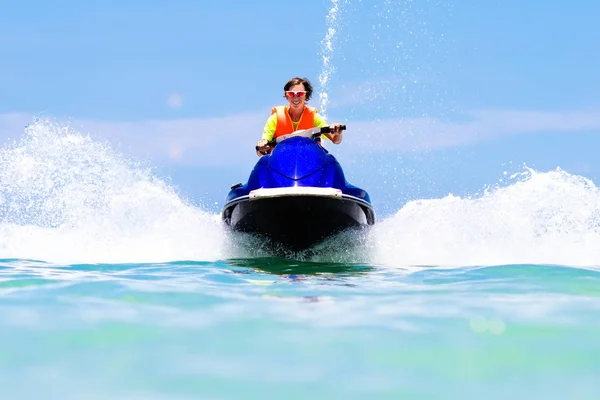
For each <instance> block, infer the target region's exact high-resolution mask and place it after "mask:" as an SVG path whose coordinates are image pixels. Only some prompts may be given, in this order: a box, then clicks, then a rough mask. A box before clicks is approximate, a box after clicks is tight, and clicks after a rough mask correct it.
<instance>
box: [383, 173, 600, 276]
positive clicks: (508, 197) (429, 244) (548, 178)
mask: <svg viewBox="0 0 600 400" xmlns="http://www.w3.org/2000/svg"><path fill="white" fill-rule="evenodd" d="M514 178H518V179H517V182H515V183H513V184H511V185H509V186H506V187H499V188H496V189H494V190H486V191H485V193H484V194H483V195H482V196H480V197H477V198H464V199H463V198H460V197H456V196H453V195H448V196H447V197H445V198H443V199H433V200H419V201H412V202H409V203H408V204H406V205H405V206H404V207H403V208H402V209H400V210H399V211H398V212H397V213H396V214H395V215H394V216H393V217H391V218H389V219H388V220H387V221H383V222H382V223H381V224H379V225H378V226H376V228H375V230H374V231H373V240H374V241H375V242H376V245H374V246H373V249H374V252H373V254H372V259H373V261H374V262H376V263H382V264H389V265H440V266H444V265H446V266H459V265H462V266H464V265H501V264H521V263H530V264H563V265H582V266H598V265H600V189H598V188H597V187H596V186H595V185H594V183H593V182H592V181H591V180H589V179H587V178H584V177H581V176H577V175H571V174H569V173H567V172H565V171H563V170H561V169H560V168H559V169H557V170H555V171H550V172H546V173H540V172H536V171H534V170H532V169H527V170H526V171H525V172H524V173H523V174H521V175H520V176H513V179H514Z"/></svg>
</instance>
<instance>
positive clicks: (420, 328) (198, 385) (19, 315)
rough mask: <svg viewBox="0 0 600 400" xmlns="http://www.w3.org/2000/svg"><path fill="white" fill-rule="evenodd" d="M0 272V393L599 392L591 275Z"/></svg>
mask: <svg viewBox="0 0 600 400" xmlns="http://www.w3.org/2000/svg"><path fill="white" fill-rule="evenodd" d="M0 271H1V272H0V274H1V275H0V276H1V283H0V294H1V295H2V301H1V303H0V304H1V305H0V307H1V309H2V310H1V312H0V338H1V340H2V349H1V351H0V385H1V387H2V389H3V397H4V396H6V397H4V398H14V399H16V398H57V399H58V398H61V399H70V398H73V399H75V398H90V399H100V398H102V399H106V398H128V399H129V398H140V399H141V398H144V399H146V398H152V399H192V398H194V399H197V398H215V399H217V398H218V399H227V398H291V399H295V398H298V399H301V398H302V399H304V398H357V399H358V398H365V397H366V396H370V397H371V398H390V399H391V398H394V399H396V398H423V399H425V398H488V399H504V398H534V397H535V398H544V399H563V398H576V399H595V398H597V391H598V389H599V387H600V386H599V385H600V384H599V383H598V380H597V378H598V375H599V374H600V363H599V362H598V356H599V355H600V342H599V341H598V340H597V338H598V335H599V334H600V321H599V319H598V315H600V314H599V313H600V271H598V270H597V269H584V268H574V267H565V266H550V265H504V266H489V267H470V268H466V267H455V268H444V269H440V268H436V267H422V268H412V269H411V268H409V267H401V266H398V267H397V268H390V267H388V266H376V265H363V264H353V263H325V262H298V261H289V260H283V259H275V258H248V259H230V260H220V261H213V262H191V261H180V262H169V263H148V264H73V265H60V264H48V263H44V262H37V261H26V260H7V259H5V260H1V261H0ZM291 273H292V274H291Z"/></svg>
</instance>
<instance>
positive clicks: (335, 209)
mask: <svg viewBox="0 0 600 400" xmlns="http://www.w3.org/2000/svg"><path fill="white" fill-rule="evenodd" d="M222 217H223V220H224V221H225V223H226V224H227V225H229V226H230V227H231V228H232V229H233V230H235V231H239V232H246V233H254V234H259V235H263V236H265V237H267V238H269V239H270V240H271V241H273V242H276V243H279V244H280V245H282V246H284V247H285V248H287V249H289V250H292V251H301V250H305V249H307V248H309V247H311V246H313V245H315V244H317V243H319V242H320V241H322V240H323V239H325V238H326V237H328V236H330V235H333V234H335V233H338V232H341V231H342V230H345V229H348V228H358V227H362V226H368V225H372V224H373V223H374V222H375V215H374V212H373V209H372V207H371V206H370V205H369V204H368V203H365V202H360V201H357V200H353V199H349V198H342V199H339V198H330V197H316V196H315V197H311V196H290V197H276V198H263V199H257V200H249V199H247V198H246V199H243V200H240V201H237V202H232V203H231V204H230V205H227V206H226V207H225V208H224V210H223V214H222Z"/></svg>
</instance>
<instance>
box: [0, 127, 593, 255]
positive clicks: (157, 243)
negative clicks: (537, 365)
mask: <svg viewBox="0 0 600 400" xmlns="http://www.w3.org/2000/svg"><path fill="white" fill-rule="evenodd" d="M512 179H513V182H512V183H511V184H509V185H505V186H502V187H497V188H494V189H487V190H486V191H485V192H484V193H483V194H482V195H481V196H477V197H472V198H460V197H456V196H453V195H448V196H447V197H445V198H442V199H431V200H416V201H411V202H409V203H408V204H406V205H404V206H403V207H402V208H399V210H398V211H397V212H396V213H395V215H393V216H391V217H389V218H387V219H386V220H380V221H378V223H377V224H376V225H375V226H374V227H373V229H371V230H370V231H368V232H366V233H365V232H363V233H361V234H359V235H355V234H348V233H346V234H343V235H340V236H338V237H334V238H331V239H330V240H329V241H326V242H325V243H323V244H321V245H319V246H318V247H317V248H316V249H313V250H312V251H311V252H307V253H305V254H295V255H292V256H293V257H297V258H298V259H304V260H308V261H319V262H321V261H324V262H342V263H343V262H351V263H353V262H356V263H371V264H377V265H388V266H407V265H415V266H418V265H440V266H464V265H498V264H518V263H531V264H544V263H550V264H564V265H600V190H599V189H598V188H597V187H596V186H595V185H594V183H593V182H592V181H590V180H588V179H586V178H584V177H581V176H576V175H571V174H569V173H567V172H565V171H563V170H560V169H557V170H555V171H550V172H536V171H534V170H532V169H526V171H525V172H523V173H522V174H521V175H516V176H514V177H512ZM399 205H400V204H399ZM242 240H246V239H242ZM239 241H240V237H232V236H230V235H229V234H227V233H226V232H225V231H224V229H223V225H222V223H221V221H220V216H219V215H218V214H217V215H215V214H210V213H207V212H205V211H203V210H201V209H199V208H197V207H194V206H192V205H190V204H188V203H186V202H185V201H183V200H182V199H181V198H180V197H179V196H178V195H177V193H175V191H174V190H173V189H172V188H171V187H169V186H168V185H167V184H165V183H164V182H163V181H161V180H159V179H157V178H156V177H154V176H153V175H152V174H151V172H150V170H149V169H147V168H146V169H145V168H142V167H140V165H139V164H136V163H133V162H128V161H127V160H126V159H125V158H124V157H122V156H120V155H118V154H117V153H116V152H115V151H113V150H112V149H111V147H110V146H109V145H108V144H107V143H105V142H102V141H97V140H94V139H92V138H91V137H89V136H84V135H82V134H80V133H78V132H76V131H74V130H72V129H70V128H69V127H61V126H58V125H56V124H52V123H49V122H40V121H37V122H35V123H33V124H31V125H30V126H29V127H28V128H27V129H26V131H25V135H24V137H23V138H22V139H21V140H20V141H19V142H14V143H12V144H10V145H7V146H5V147H4V148H3V149H2V150H0V259H1V258H21V259H36V260H43V261H49V262H64V263H76V262H91V263H98V262H121V263H122V262H162V261H177V260H198V261H210V260H216V259H224V258H227V257H257V256H258V257H260V256H268V254H269V248H268V245H266V244H265V243H264V242H262V241H260V240H258V241H257V240H255V239H252V238H250V239H248V240H246V242H247V243H246V244H247V245H248V244H249V246H246V248H248V247H249V248H250V250H244V247H243V246H242V248H241V249H240V248H238V247H236V243H238V242H239ZM357 243H358V245H357Z"/></svg>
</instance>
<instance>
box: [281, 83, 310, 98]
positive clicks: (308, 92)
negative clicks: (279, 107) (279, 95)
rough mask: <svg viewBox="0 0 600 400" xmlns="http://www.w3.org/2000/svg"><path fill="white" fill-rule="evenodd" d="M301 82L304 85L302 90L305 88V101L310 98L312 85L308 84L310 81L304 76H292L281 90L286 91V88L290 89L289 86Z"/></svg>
mask: <svg viewBox="0 0 600 400" xmlns="http://www.w3.org/2000/svg"><path fill="white" fill-rule="evenodd" d="M300 84H302V85H303V86H304V90H306V101H308V100H310V98H311V97H312V93H313V87H312V85H311V84H310V81H309V80H308V79H306V78H298V77H296V78H292V79H290V80H289V81H288V82H287V83H286V84H285V86H284V87H283V91H284V92H287V91H288V90H290V88H291V87H292V86H296V85H300ZM283 97H285V93H284V94H283Z"/></svg>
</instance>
